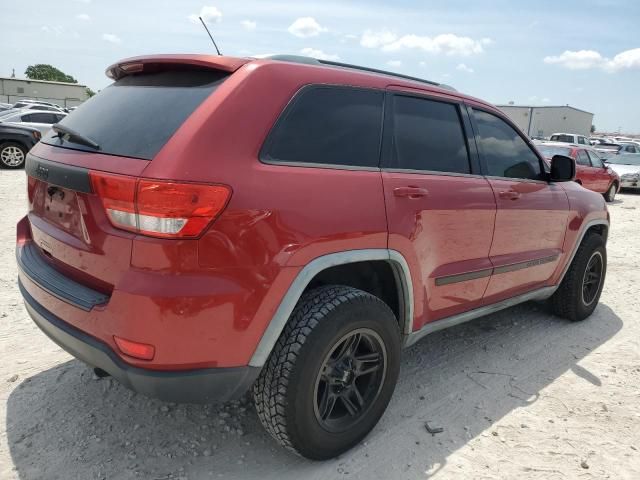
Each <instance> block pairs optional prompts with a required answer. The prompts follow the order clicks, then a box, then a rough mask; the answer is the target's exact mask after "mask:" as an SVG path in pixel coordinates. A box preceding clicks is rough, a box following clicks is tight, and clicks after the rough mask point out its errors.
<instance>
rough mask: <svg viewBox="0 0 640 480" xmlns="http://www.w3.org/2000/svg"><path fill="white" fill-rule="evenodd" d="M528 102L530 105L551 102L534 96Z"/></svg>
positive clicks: (545, 98)
mask: <svg viewBox="0 0 640 480" xmlns="http://www.w3.org/2000/svg"><path fill="white" fill-rule="evenodd" d="M528 100H529V102H530V103H549V102H550V101H551V100H549V98H547V97H543V98H540V97H538V96H537V95H532V96H531V97H529V98H528Z"/></svg>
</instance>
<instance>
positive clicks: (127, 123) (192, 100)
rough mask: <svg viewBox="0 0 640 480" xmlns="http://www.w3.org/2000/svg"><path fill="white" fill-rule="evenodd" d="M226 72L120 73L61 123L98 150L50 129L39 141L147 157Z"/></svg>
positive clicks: (217, 84) (156, 151) (164, 140)
mask: <svg viewBox="0 0 640 480" xmlns="http://www.w3.org/2000/svg"><path fill="white" fill-rule="evenodd" d="M228 76H229V74H228V73H225V72H219V71H215V70H176V71H163V72H156V73H142V74H137V75H130V76H127V77H124V78H122V79H120V80H118V81H116V82H115V83H113V84H112V85H110V86H109V87H107V88H105V89H104V90H102V91H101V92H100V93H98V94H97V95H96V96H94V97H92V98H90V99H89V100H87V101H86V102H85V103H83V104H82V105H81V106H80V107H79V108H78V109H76V110H75V111H74V112H73V114H72V115H69V116H68V117H66V118H65V119H64V120H62V121H61V122H60V124H61V125H64V126H65V127H68V128H69V129H71V130H74V131H75V132H77V133H79V134H80V135H83V136H86V137H88V138H90V139H91V140H93V141H95V142H96V143H97V144H98V145H100V150H94V149H91V148H88V147H86V146H84V145H81V144H77V143H74V142H72V141H67V140H65V141H62V140H60V139H59V138H57V137H56V133H55V132H53V131H51V132H49V133H48V134H47V135H46V136H45V138H44V139H43V140H42V141H43V142H44V143H48V144H50V145H57V146H61V147H66V148H73V149H77V150H86V151H90V152H99V153H106V154H111V155H121V156H126V157H135V158H141V159H145V160H151V159H152V158H153V157H155V155H156V154H157V153H158V152H159V151H160V149H161V148H162V147H163V146H164V145H165V143H167V141H168V140H169V138H170V137H171V136H172V135H173V134H174V133H175V132H176V130H177V129H178V128H179V127H180V125H182V124H183V123H184V121H185V120H186V119H187V118H188V117H189V115H191V114H192V113H193V111H194V110H195V109H196V108H197V107H198V106H199V105H200V104H201V103H202V102H203V101H204V100H205V99H206V98H207V97H208V96H209V95H210V94H211V93H212V92H213V91H214V90H215V89H216V88H217V87H218V86H219V85H220V84H221V83H222V82H223V81H224V80H225V79H226V78H227V77H228Z"/></svg>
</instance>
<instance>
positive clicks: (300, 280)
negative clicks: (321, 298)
mask: <svg viewBox="0 0 640 480" xmlns="http://www.w3.org/2000/svg"><path fill="white" fill-rule="evenodd" d="M371 263H380V264H386V265H388V266H389V268H390V270H391V273H392V275H393V279H394V285H395V294H396V295H397V302H398V305H397V308H396V309H395V312H394V313H396V316H397V317H398V323H399V326H400V332H401V333H402V334H403V335H404V334H408V333H410V332H411V329H412V324H413V284H412V281H411V272H410V271H409V265H408V264H407V261H406V260H405V258H404V257H403V256H402V254H400V253H399V252H397V251H395V250H389V249H384V248H380V249H363V250H349V251H345V252H337V253H331V254H327V255H323V256H321V257H318V258H316V259H314V260H312V261H311V262H309V263H308V264H307V265H306V266H305V267H304V268H303V269H302V270H301V271H300V273H298V275H297V276H296V278H295V279H294V281H293V282H292V284H291V285H290V287H289V289H288V290H287V292H286V294H285V295H284V297H283V299H282V300H281V302H280V305H279V306H278V308H277V310H276V312H275V314H274V315H273V317H272V318H271V321H270V322H269V325H268V326H267V328H266V329H265V331H264V333H263V334H262V338H261V339H260V342H259V343H258V346H257V347H256V349H255V351H254V352H253V355H252V357H251V359H250V361H249V365H250V366H252V367H262V366H263V365H264V364H265V363H266V361H267V359H268V358H269V355H270V354H271V351H272V350H273V347H274V345H275V344H276V342H277V340H278V338H279V337H280V334H281V333H282V331H283V329H284V327H285V325H286V324H287V321H288V320H289V317H290V316H291V312H292V311H293V309H294V308H295V306H296V304H297V303H298V300H299V299H300V297H301V296H302V294H303V293H304V292H305V291H306V290H307V289H308V288H309V287H310V286H311V287H313V285H314V281H317V279H320V278H322V276H323V274H325V275H328V274H327V272H331V271H332V269H336V268H337V267H348V266H353V265H356V264H371ZM338 271H340V270H338ZM334 272H335V270H334ZM327 278H328V277H327ZM349 283H350V282H347V283H344V284H346V285H349ZM350 286H353V285H350ZM365 291H366V289H365ZM370 293H372V292H370ZM383 300H385V299H384V298H383ZM390 308H392V310H394V308H393V307H392V306H390Z"/></svg>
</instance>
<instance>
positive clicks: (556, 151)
mask: <svg viewBox="0 0 640 480" xmlns="http://www.w3.org/2000/svg"><path fill="white" fill-rule="evenodd" d="M536 148H537V149H538V151H539V152H540V153H541V154H542V155H544V156H545V157H547V158H552V157H553V156H554V155H566V156H567V157H570V156H571V149H570V148H566V147H554V146H553V145H536Z"/></svg>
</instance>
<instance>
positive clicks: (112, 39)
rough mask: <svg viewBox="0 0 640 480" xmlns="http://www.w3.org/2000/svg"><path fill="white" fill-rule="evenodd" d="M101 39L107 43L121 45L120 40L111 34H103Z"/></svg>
mask: <svg viewBox="0 0 640 480" xmlns="http://www.w3.org/2000/svg"><path fill="white" fill-rule="evenodd" d="M102 39H103V40H105V41H107V42H109V43H122V40H121V39H120V37H119V36H117V35H114V34H113V33H103V34H102Z"/></svg>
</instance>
